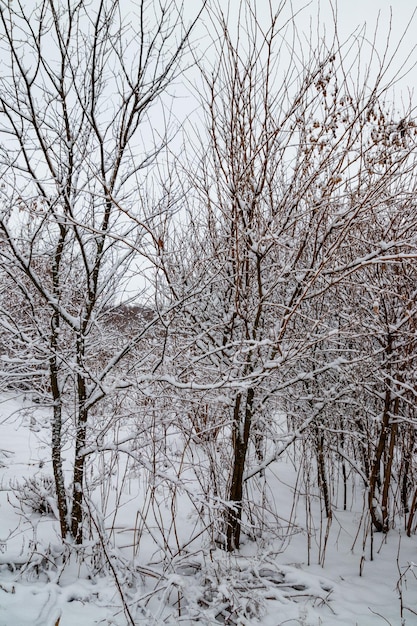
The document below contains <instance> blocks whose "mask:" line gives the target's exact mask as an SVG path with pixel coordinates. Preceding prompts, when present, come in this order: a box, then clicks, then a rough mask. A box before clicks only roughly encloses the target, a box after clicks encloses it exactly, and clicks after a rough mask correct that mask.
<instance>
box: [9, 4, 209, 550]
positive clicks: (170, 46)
mask: <svg viewBox="0 0 417 626" xmlns="http://www.w3.org/2000/svg"><path fill="white" fill-rule="evenodd" d="M122 4H123V3H120V2H119V1H118V0H108V1H107V0H99V1H98V2H97V3H93V4H91V3H89V2H85V1H84V0H81V1H78V2H68V3H64V4H62V3H60V2H55V0H42V1H41V2H38V3H37V4H36V6H35V7H29V6H26V5H25V4H24V3H23V4H22V3H20V2H16V3H11V2H5V1H2V2H1V3H0V28H1V31H0V47H1V56H2V76H1V78H0V92H1V94H0V134H1V141H2V145H1V155H0V169H1V177H2V189H1V193H2V199H1V211H0V212H1V218H0V232H1V250H0V263H1V269H2V272H3V276H7V280H8V285H9V290H8V294H9V295H10V300H9V296H8V297H7V298H5V297H3V298H2V303H1V305H2V308H1V322H2V327H3V333H5V339H4V340H3V341H5V342H6V346H7V345H8V346H14V349H16V350H17V353H18V354H17V353H16V354H15V355H11V358H10V359H9V367H8V375H10V372H11V371H12V370H14V371H15V373H16V375H19V371H20V372H21V373H22V371H23V370H24V367H23V366H24V365H25V364H24V363H23V361H24V360H26V371H27V367H30V366H31V365H32V367H33V368H37V369H38V370H39V369H42V377H43V379H44V380H45V377H46V379H47V382H46V385H45V386H44V388H45V389H46V391H47V394H48V395H49V398H50V405H51V407H52V410H53V419H52V438H51V450H52V464H53V472H54V476H55V484H56V492H57V500H58V510H59V521H60V527H61V534H62V537H63V538H65V537H67V536H70V537H72V538H73V539H74V540H75V542H76V543H81V542H82V540H83V487H84V481H85V459H86V445H87V443H88V442H89V441H90V440H91V437H90V436H89V427H90V415H91V413H92V410H93V408H97V405H98V403H99V402H100V400H102V399H103V398H104V397H107V396H109V395H110V394H111V393H113V392H115V391H117V390H118V389H123V388H124V387H125V386H126V385H128V384H129V383H128V382H127V380H126V378H125V379H123V378H122V377H120V372H119V373H118V374H116V370H115V368H116V366H117V365H118V364H120V362H121V361H122V359H123V358H124V357H125V356H126V354H127V353H128V352H129V351H130V350H131V348H132V346H135V345H136V344H137V343H138V342H139V341H140V338H141V336H142V335H143V333H144V332H145V330H144V329H146V327H149V326H151V325H152V324H153V323H154V321H152V320H149V319H148V320H146V319H144V323H143V324H142V325H141V327H140V325H139V327H138V328H137V331H136V335H135V337H134V338H133V339H132V335H130V337H129V338H126V340H123V339H122V340H121V341H120V339H119V340H118V341H116V340H114V338H113V336H112V335H111V334H110V326H109V325H106V324H105V323H104V320H105V318H106V315H107V311H108V310H109V308H111V307H113V306H114V305H115V304H117V299H120V298H122V297H123V296H122V293H121V289H122V283H121V280H122V279H123V277H124V276H126V273H127V272H129V271H130V272H131V271H132V270H130V269H129V268H130V265H131V263H132V260H133V259H134V256H135V255H136V254H137V252H138V251H142V252H143V253H144V254H146V252H147V250H148V249H149V248H150V249H154V248H155V247H157V233H156V231H154V229H156V228H157V226H158V224H159V222H160V221H161V219H162V218H161V212H160V207H151V206H149V201H148V200H147V194H146V190H145V187H146V184H145V182H146V172H147V171H149V169H150V167H151V166H152V164H154V163H155V162H156V160H157V157H158V154H159V153H160V151H161V149H163V148H164V147H165V146H166V142H167V140H168V128H167V124H166V122H165V121H164V115H163V114H162V110H163V107H164V106H165V107H166V106H169V104H168V105H167V102H168V101H167V100H165V103H164V102H162V101H161V98H162V96H163V95H164V94H165V93H166V92H167V88H168V86H169V85H170V84H171V83H172V82H173V80H174V79H175V77H176V76H177V74H178V72H179V71H181V65H180V62H181V58H182V56H183V52H184V51H185V47H186V45H187V42H188V38H189V35H190V32H191V29H192V27H193V24H191V25H190V26H189V27H187V28H186V27H184V25H183V22H182V18H181V14H180V13H179V12H178V10H177V8H176V5H175V3H174V2H172V1H167V2H163V3H160V4H158V6H154V3H152V2H149V1H148V0H141V1H140V2H138V3H135V4H134V5H132V6H131V7H130V8H129V7H122ZM129 11H130V12H129ZM196 13H198V12H196ZM152 115H154V116H155V118H154V120H155V121H152V122H151V120H150V116H152ZM11 294H15V295H11ZM13 299H14V307H12V306H9V304H10V302H13ZM112 328H113V330H114V328H115V327H114V325H113V326H112ZM25 344H26V350H25V351H22V350H20V352H19V350H18V348H19V346H20V347H21V346H24V345H25ZM104 344H107V345H105V348H107V351H106V350H104V349H103V345H104ZM112 346H113V348H112ZM6 349H7V348H6ZM12 357H13V358H12ZM19 359H20V362H19ZM39 363H40V364H41V367H40V366H39ZM71 407H75V408H71ZM68 433H69V434H68ZM96 434H97V433H96ZM94 436H95V435H94V434H93V435H92V438H93V439H94ZM68 439H69V441H70V442H71V445H73V448H74V461H73V463H72V479H71V486H72V495H71V497H70V499H69V504H68V501H67V492H66V490H67V486H66V484H65V480H64V471H63V460H62V450H63V446H64V443H65V441H66V440H68Z"/></svg>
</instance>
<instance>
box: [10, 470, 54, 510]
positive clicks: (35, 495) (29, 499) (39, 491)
mask: <svg viewBox="0 0 417 626" xmlns="http://www.w3.org/2000/svg"><path fill="white" fill-rule="evenodd" d="M12 490H13V493H14V495H15V497H16V498H17V499H18V500H19V502H20V505H21V507H22V509H24V510H26V511H30V512H31V513H39V514H40V515H48V514H50V513H54V511H55V510H56V504H55V500H56V496H55V482H54V479H53V477H52V476H49V475H47V474H40V475H39V476H31V477H29V478H25V479H24V481H23V482H21V483H16V484H14V485H13V486H12Z"/></svg>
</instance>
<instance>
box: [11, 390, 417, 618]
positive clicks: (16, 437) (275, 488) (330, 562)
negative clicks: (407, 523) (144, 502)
mask: <svg viewBox="0 0 417 626" xmlns="http://www.w3.org/2000/svg"><path fill="white" fill-rule="evenodd" d="M25 406H27V409H28V410H25ZM29 408H32V407H30V402H28V400H25V399H24V398H23V397H12V396H5V395H3V396H1V397H0V626H93V625H96V624H101V625H107V626H110V625H114V626H124V625H126V624H130V623H131V622H129V620H128V617H127V615H126V613H125V612H124V610H123V607H122V603H121V601H120V594H119V591H118V588H117V584H116V581H115V579H114V577H112V576H111V575H110V574H103V575H102V576H95V577H89V573H88V570H87V569H86V568H85V567H84V563H83V559H82V557H80V558H77V557H76V556H74V557H72V559H70V560H69V561H68V562H66V563H65V565H63V566H62V567H61V568H59V569H58V570H56V569H54V568H48V566H47V564H46V566H45V561H44V560H42V555H41V554H39V555H38V554H37V553H36V550H37V547H38V545H43V546H47V547H48V554H49V555H50V558H51V560H52V559H53V558H56V559H58V561H59V555H60V553H61V551H62V550H61V547H60V540H59V537H58V527H57V522H56V520H55V519H54V516H53V514H49V515H39V514H31V515H28V514H27V515H26V516H25V515H22V512H21V510H20V508H19V506H18V504H19V503H18V501H17V500H16V498H15V496H14V494H13V491H12V486H13V485H14V484H16V482H19V481H22V480H23V479H24V478H27V477H30V476H34V475H36V476H40V475H42V474H46V473H49V474H51V473H52V472H51V467H50V462H49V447H48V437H49V429H48V427H47V424H48V417H47V411H46V410H45V409H42V408H40V407H39V408H36V409H35V410H36V411H37V413H38V415H37V419H36V422H37V424H42V423H44V426H43V427H42V426H41V427H40V428H39V427H38V428H33V423H32V428H31V419H30V415H31V411H30V410H29ZM43 412H44V413H45V415H43ZM268 471H269V472H270V479H271V492H272V494H273V497H274V498H275V499H276V507H277V508H278V509H279V510H282V519H285V518H286V516H287V515H288V516H289V515H290V511H291V508H292V506H293V493H292V491H291V487H290V486H291V482H292V481H293V480H294V466H293V465H292V464H291V463H290V462H288V461H280V462H277V463H276V464H275V465H273V466H272V467H271V468H269V470H268ZM362 497H363V494H361V492H360V489H357V490H356V498H357V501H355V500H354V501H353V504H352V506H350V507H349V510H347V511H343V510H336V511H335V514H334V518H333V520H332V523H331V527H330V532H329V536H328V538H327V545H326V550H325V559H324V564H323V565H320V564H319V563H318V560H319V558H320V556H319V555H320V553H322V550H321V549H320V545H321V546H323V541H324V537H325V529H324V528H323V524H321V522H320V515H319V513H318V509H317V511H313V512H312V516H311V517H310V518H309V523H308V527H309V528H310V532H309V533H308V532H307V523H306V510H305V508H306V507H305V506H304V505H303V497H302V496H301V497H300V498H299V499H298V503H297V506H298V509H299V513H298V514H297V523H296V525H295V526H294V528H293V532H292V537H291V540H289V541H288V540H285V539H284V538H283V539H282V540H281V541H279V540H277V539H276V538H275V539H273V538H272V539H271V540H270V541H268V538H262V539H260V540H259V542H254V541H244V542H243V546H242V548H241V550H240V551H239V552H238V553H237V554H234V555H229V554H227V553H224V552H223V551H222V550H220V549H218V548H217V549H216V548H214V547H213V549H212V550H209V551H207V550H206V551H204V550H201V551H200V552H198V551H196V552H195V553H194V554H193V555H190V556H189V557H188V558H187V556H185V557H182V560H177V564H176V565H175V567H173V568H172V571H171V572H169V573H168V574H166V576H165V584H164V585H163V586H161V587H160V590H159V591H158V593H153V592H154V590H155V582H154V580H153V579H152V577H147V576H146V573H147V572H148V571H149V572H151V573H152V571H153V570H152V563H149V562H148V561H147V555H146V554H145V553H144V554H143V559H144V560H143V563H141V565H142V566H143V572H142V573H143V574H144V575H143V576H142V580H143V587H142V588H141V589H136V590H135V592H134V593H133V595H132V594H131V595H130V596H129V598H130V607H131V614H132V615H134V619H135V623H137V624H145V625H149V626H151V625H153V626H162V625H165V624H169V625H175V624H185V625H192V624H206V625H209V624H210V625H216V624H239V625H241V626H248V625H250V624H254V625H257V624H258V625H260V626H280V625H284V624H285V625H286V626H291V625H292V626H295V625H301V626H333V625H335V624H337V625H338V626H355V625H358V626H382V625H384V624H391V626H397V625H400V626H404V625H406V626H412V625H413V624H417V576H416V573H417V565H415V563H417V539H416V537H415V536H412V537H410V538H408V537H407V536H406V535H405V533H404V532H403V531H402V530H401V529H396V530H392V531H390V532H389V533H388V534H387V535H382V534H375V535H374V539H373V559H372V560H371V553H370V538H369V534H368V539H367V541H366V542H365V546H363V534H364V533H363V528H362V525H361V511H362V508H363V507H362V501H360V500H361V498H362ZM131 504H132V506H131V507H126V518H127V519H126V528H129V527H130V526H131V525H132V520H131V515H132V507H133V509H134V506H135V503H134V500H133V501H132V503H131ZM355 504H356V505H357V506H355ZM184 509H186V505H184ZM177 510H178V513H177V514H178V516H179V518H180V519H179V527H180V528H181V532H182V533H183V534H184V535H186V533H187V523H188V524H191V522H189V521H187V519H188V518H187V515H186V514H185V512H184V513H182V507H181V506H178V509H177ZM312 529H313V530H312ZM190 533H191V528H190ZM121 534H122V533H121ZM308 537H310V549H308V543H309V542H308ZM144 552H146V550H145V551H144ZM148 556H149V555H148ZM309 562H310V563H309ZM360 572H361V575H360ZM210 579H211V580H212V581H215V585H213V587H212V596H211V602H207V605H206V606H205V605H204V602H202V601H201V598H202V597H203V596H202V594H203V580H204V581H205V582H207V580H210ZM123 580H124V583H123V584H126V578H124V579H123ZM180 590H181V591H182V592H183V597H184V598H187V603H185V604H186V605H184V606H183V607H182V608H181V610H179V609H178V605H176V597H179V595H180V594H179V592H180ZM135 594H136V595H135ZM152 594H153V595H152ZM146 599H148V600H149V601H147V602H144V600H146ZM193 600H195V602H194V601H193ZM242 602H246V603H247V608H248V610H247V612H246V617H240V618H239V621H236V620H234V617H233V615H234V606H235V605H236V604H238V603H242ZM139 605H140V606H142V607H143V606H146V609H142V610H140V611H139V610H138V606H139ZM222 607H223V610H221V609H222ZM251 607H252V608H251ZM174 609H175V610H174ZM251 615H252V617H251Z"/></svg>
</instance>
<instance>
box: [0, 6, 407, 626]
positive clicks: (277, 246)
mask: <svg viewBox="0 0 417 626" xmlns="http://www.w3.org/2000/svg"><path fill="white" fill-rule="evenodd" d="M239 7H240V8H239V16H238V27H237V30H236V29H235V28H232V27H230V25H229V23H228V20H227V18H226V17H225V16H224V15H223V14H222V12H221V10H219V9H218V8H216V7H215V6H214V5H213V6H212V5H211V4H210V3H207V6H206V7H205V12H204V16H205V17H204V24H205V26H206V29H207V33H209V35H207V34H206V35H204V36H202V37H201V41H203V42H205V41H207V37H208V36H209V37H210V48H209V49H210V55H202V54H201V52H199V48H198V44H197V42H198V40H199V39H198V37H197V36H195V39H193V36H194V35H193V33H194V31H193V28H194V27H195V26H196V24H197V28H199V29H201V28H202V24H203V22H201V23H200V22H199V21H198V19H199V14H198V15H196V18H195V19H196V21H195V22H193V23H191V24H190V25H188V26H184V23H183V21H182V16H181V14H180V13H179V12H178V10H177V7H176V4H175V3H173V2H167V3H165V4H161V5H160V6H159V5H158V8H157V9H155V7H154V3H152V2H146V1H145V0H142V1H141V2H138V3H133V5H132V6H131V7H130V8H129V10H130V12H129V11H127V9H126V8H123V7H121V6H120V3H119V2H118V1H117V0H109V1H105V0H101V1H98V2H97V3H93V5H92V6H90V5H89V4H88V3H86V2H84V1H83V0H81V1H80V2H77V3H71V2H70V3H68V5H67V6H63V5H61V4H60V3H58V2H54V0H48V1H47V0H45V1H44V2H41V3H38V5H37V7H36V9H35V10H32V9H31V10H30V11H29V9H27V8H25V7H24V6H21V5H20V4H19V3H18V2H13V3H12V2H1V3H0V20H1V34H0V47H1V57H2V60H3V64H4V68H5V69H4V71H2V76H1V78H0V133H1V152H0V176H1V206H0V271H1V280H2V284H3V289H2V292H1V296H0V346H1V363H2V370H1V385H2V389H3V390H5V391H10V390H21V391H25V392H27V393H30V394H32V397H33V399H36V401H37V402H39V403H41V404H43V405H45V406H48V407H50V415H51V424H50V449H51V464H52V468H53V476H54V485H55V489H54V492H55V497H56V502H57V505H56V511H57V516H58V518H59V525H60V532H61V537H62V541H63V543H64V544H65V545H70V544H71V542H75V543H76V544H78V545H79V546H80V547H82V545H83V543H84V541H85V539H86V538H87V537H88V538H91V537H93V538H96V540H97V542H98V543H99V545H100V546H101V549H104V553H103V554H104V555H105V556H106V555H108V551H110V550H112V549H115V547H117V546H116V543H115V542H116V538H115V534H114V528H115V526H116V522H117V520H119V514H121V511H122V505H123V504H125V502H126V496H125V492H126V488H127V485H130V487H129V488H131V485H132V484H136V486H135V488H134V489H135V490H136V491H135V493H136V496H135V497H136V500H134V502H135V505H134V506H135V520H134V521H132V525H134V528H135V530H134V535H133V545H134V549H133V561H135V559H136V560H140V558H141V554H142V550H144V549H145V548H143V546H142V537H143V536H144V533H147V536H151V537H152V542H153V545H154V546H155V550H156V549H158V550H160V551H161V555H162V556H161V559H162V560H163V561H170V560H171V561H172V559H174V558H175V557H178V556H179V555H181V554H183V552H184V551H185V550H191V549H192V547H195V546H197V545H202V544H203V545H209V544H210V545H211V544H212V543H213V542H214V543H216V544H217V545H219V546H221V547H222V548H224V549H225V550H227V551H234V550H237V549H239V547H240V545H241V541H242V537H244V536H248V537H251V538H256V537H259V536H262V535H263V534H265V533H266V534H268V533H271V532H272V528H277V524H276V521H277V520H279V503H276V502H274V494H273V492H271V490H270V488H269V482H268V481H269V476H270V474H269V471H270V468H271V467H272V466H273V464H274V463H275V462H276V461H277V460H278V459H279V458H280V457H281V456H283V455H285V454H287V453H288V452H290V453H291V454H294V455H295V456H296V458H297V459H298V463H299V465H300V467H301V468H302V472H304V473H303V480H304V486H307V485H310V486H309V488H308V489H307V490H306V493H307V496H306V497H311V498H320V499H321V502H322V510H323V515H324V516H325V517H326V518H327V520H328V521H327V524H330V523H331V520H332V513H333V511H334V509H335V507H336V508H337V507H345V508H346V507H348V506H349V505H350V502H349V498H350V494H351V493H352V485H353V486H355V485H356V486H357V487H358V488H359V487H360V488H364V489H365V492H366V494H367V497H366V499H365V501H364V527H365V528H368V527H370V526H369V525H372V527H373V528H374V529H375V530H376V531H382V532H388V531H389V530H390V528H392V527H393V526H394V525H395V524H398V523H401V524H404V525H405V528H406V529H407V532H408V533H409V534H410V533H412V532H414V530H415V527H416V523H415V514H416V507H417V492H416V491H415V484H416V470H417V468H416V462H415V454H414V452H415V432H416V415H415V396H416V374H415V371H416V367H415V365H416V364H415V354H416V351H415V337H416V328H415V324H416V304H415V302H416V287H415V285H416V269H415V267H416V266H415V263H416V261H415V259H416V244H417V241H416V234H417V228H416V226H417V225H416V220H417V217H416V216H417V210H416V208H417V207H416V200H415V198H416V182H415V180H416V177H415V173H416V169H415V168H416V163H415V158H416V157H415V155H416V136H417V128H416V125H415V122H414V119H413V105H412V103H411V102H410V103H409V105H408V106H405V107H404V105H403V104H402V107H403V108H401V109H398V103H394V102H390V93H391V92H390V89H391V86H392V82H388V83H385V82H384V81H385V77H386V72H387V69H388V68H389V67H390V66H391V65H392V63H393V59H392V58H391V57H390V55H389V50H390V47H389V46H390V43H389V42H388V43H387V48H386V50H385V51H382V53H381V54H379V55H378V54H377V50H375V49H374V48H373V47H372V45H371V44H369V43H368V42H367V41H366V40H365V39H356V40H355V42H354V43H355V48H354V49H355V52H354V53H353V52H352V49H351V47H350V46H351V43H350V42H349V43H347V44H345V45H341V44H340V42H339V40H338V38H337V32H336V31H335V35H334V37H333V40H329V39H328V38H326V39H324V38H323V39H320V38H319V37H318V39H317V42H316V43H313V42H312V41H310V42H305V41H302V35H301V33H299V32H298V30H297V27H296V21H297V20H296V16H293V15H291V12H290V7H289V5H288V4H287V3H285V2H283V3H281V4H280V6H279V8H278V9H277V10H275V9H274V3H270V16H269V19H268V20H267V23H266V22H265V16H262V20H261V19H260V18H259V19H258V17H257V15H256V12H255V9H254V3H252V2H250V1H249V0H248V1H247V2H246V1H242V2H240V3H239ZM196 13H197V12H196ZM132 16H133V17H132ZM195 32H196V33H197V32H199V33H200V32H201V31H198V30H197V31H195ZM210 59H211V60H210ZM380 59H383V61H381V62H380ZM190 67H191V68H194V69H197V72H194V76H195V75H197V76H198V79H195V80H196V81H197V84H196V85H194V88H193V89H194V91H193V90H192V95H191V96H190V97H192V98H193V99H195V98H197V102H198V103H197V109H196V110H197V112H196V113H193V115H194V117H193V123H192V127H190V126H189V125H187V123H185V125H184V127H183V129H181V133H182V136H183V138H184V139H183V145H181V149H180V150H178V153H176V152H175V149H174V147H172V148H170V145H171V144H170V143H169V139H170V131H171V128H170V126H169V124H168V122H167V119H168V118H170V115H168V113H167V111H169V113H171V111H172V112H174V113H175V106H176V105H177V103H176V101H175V100H173V101H172V100H170V99H169V96H170V94H171V90H172V92H174V90H175V84H176V81H179V79H180V76H181V72H183V71H185V70H186V68H190ZM193 80H194V79H193ZM394 80H395V79H394ZM196 93H197V95H196ZM170 107H172V109H171V108H170ZM174 118H175V115H173V116H172V119H174ZM195 120H198V121H197V123H196V122H195ZM178 143H179V142H178V134H177V135H176V138H175V141H174V143H173V144H172V146H176V145H178ZM141 267H142V268H143V267H146V268H147V269H146V270H141V269H140V268H141ZM141 272H145V276H144V278H145V279H146V282H147V284H148V285H150V289H148V290H147V292H146V293H147V295H148V299H147V300H145V299H144V293H142V294H141V293H139V292H134V287H133V286H134V285H135V284H138V281H137V280H136V281H135V280H134V279H135V276H136V278H137V276H138V275H139V277H140V275H141ZM139 282H140V284H143V281H139ZM126 285H129V289H130V292H129V293H130V296H131V299H130V300H129V299H128V298H127V291H126ZM132 289H133V292H132ZM149 294H151V296H150V297H149ZM64 450H65V451H66V452H65V456H66V457H67V456H69V454H70V455H72V459H73V460H72V461H71V463H70V464H69V465H68V463H67V465H65V464H64V461H63V451H64ZM68 451H69V452H68ZM87 470H88V471H87ZM313 476H314V477H315V481H314V480H313V479H312V477H313ZM314 482H315V483H316V488H315V489H314V488H313V487H312V484H313V483H314ZM114 485H116V487H115V488H114ZM179 494H181V497H184V494H185V495H188V499H189V507H190V513H191V514H192V515H194V518H195V525H194V531H193V533H192V534H191V535H190V534H189V531H187V533H188V534H187V535H185V534H184V533H183V532H182V529H181V528H179V527H178V526H177V523H176V515H177V503H178V496H179ZM132 498H133V496H132ZM167 502H168V503H169V506H168V507H167V506H166V504H167ZM279 532H280V533H282V532H284V531H283V529H282V526H281V524H280V525H279ZM106 551H107V552H106ZM145 552H146V550H145ZM321 557H323V558H324V554H322V555H321ZM102 558H103V559H104V556H102ZM106 558H107V556H106ZM104 560H105V559H104ZM109 565H110V560H109V559H108V558H107V566H109ZM131 619H133V618H131ZM132 623H133V622H132Z"/></svg>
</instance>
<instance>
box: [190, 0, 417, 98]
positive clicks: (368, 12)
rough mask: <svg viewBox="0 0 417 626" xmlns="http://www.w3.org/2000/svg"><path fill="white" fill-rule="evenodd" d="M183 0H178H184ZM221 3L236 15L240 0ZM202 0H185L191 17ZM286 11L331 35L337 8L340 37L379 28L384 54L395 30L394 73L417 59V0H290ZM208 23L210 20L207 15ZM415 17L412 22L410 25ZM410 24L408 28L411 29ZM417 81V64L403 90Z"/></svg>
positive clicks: (263, 8) (264, 10) (261, 1)
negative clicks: (318, 26)
mask: <svg viewBox="0 0 417 626" xmlns="http://www.w3.org/2000/svg"><path fill="white" fill-rule="evenodd" d="M180 1H181V0H178V2H180ZM218 1H219V5H220V6H221V7H222V9H223V10H224V11H227V5H228V4H229V13H230V15H231V16H232V17H236V16H237V13H238V10H239V4H240V0H229V2H228V3H227V2H226V0H218ZM252 1H253V2H254V4H255V5H256V10H257V13H258V15H259V16H260V17H264V19H268V15H269V0H252ZM201 2H202V0H200V2H199V3H198V4H197V2H191V1H190V0H185V2H184V5H185V11H186V16H187V18H189V19H190V18H191V16H192V15H195V12H196V11H197V10H198V7H199V6H201ZM271 4H272V7H273V9H274V10H275V9H278V7H279V6H280V5H281V4H283V0H271ZM287 5H288V6H287V10H286V12H285V13H286V14H288V12H289V10H290V7H292V11H293V13H297V17H296V21H297V25H298V28H299V29H300V30H305V31H306V32H307V33H308V32H309V31H310V28H311V27H312V28H313V30H315V31H316V32H317V23H318V22H320V23H321V25H322V32H324V30H325V31H326V32H327V33H328V36H329V38H330V36H331V35H332V34H333V30H334V29H333V22H334V11H336V12H337V25H338V26H337V27H338V33H339V37H340V40H341V41H342V42H343V41H345V40H346V39H347V38H348V37H349V36H350V35H352V34H354V33H355V34H356V35H358V36H359V35H365V36H366V38H367V39H369V40H373V39H374V33H375V29H376V28H377V32H378V35H377V37H376V40H375V41H376V47H377V50H378V52H379V53H380V54H382V53H383V51H384V48H385V45H386V42H387V38H388V36H389V33H390V32H391V35H390V39H391V46H390V50H391V52H393V51H394V50H395V48H396V46H397V45H398V43H399V42H400V40H401V38H402V37H403V41H402V42H401V46H400V50H399V51H398V54H397V56H396V62H395V64H394V66H393V70H392V73H395V72H396V71H397V70H398V68H400V67H401V65H402V63H404V62H406V63H408V67H409V68H410V66H411V65H412V64H413V59H414V62H417V50H414V51H413V48H414V47H415V46H416V43H417V37H416V33H417V14H416V15H415V16H414V18H413V12H414V13H415V12H416V2H415V0H395V3H393V0H339V1H338V2H337V1H336V0H334V1H333V2H331V1H330V0H288V2H287ZM203 19H204V21H205V23H206V24H207V23H208V20H207V19H206V18H204V17H203ZM410 20H412V23H411V25H409V22H410ZM407 26H408V32H406V31H407ZM416 85H417V69H416V68H414V69H413V70H412V71H411V72H410V74H409V76H408V77H407V78H405V79H403V80H402V81H401V89H402V90H408V89H410V90H414V88H415V86H416Z"/></svg>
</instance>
